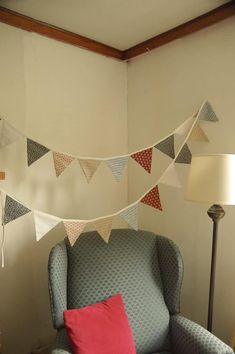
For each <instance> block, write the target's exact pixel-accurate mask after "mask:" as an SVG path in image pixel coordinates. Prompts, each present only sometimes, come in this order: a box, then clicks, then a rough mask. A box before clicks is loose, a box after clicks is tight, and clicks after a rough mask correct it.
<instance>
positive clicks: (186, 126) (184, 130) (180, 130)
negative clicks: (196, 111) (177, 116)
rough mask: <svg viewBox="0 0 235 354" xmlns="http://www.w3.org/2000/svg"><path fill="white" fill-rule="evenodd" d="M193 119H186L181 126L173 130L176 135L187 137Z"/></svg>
mask: <svg viewBox="0 0 235 354" xmlns="http://www.w3.org/2000/svg"><path fill="white" fill-rule="evenodd" d="M195 117H196V116H194V117H191V118H188V119H187V120H186V121H185V122H184V123H183V124H181V125H180V126H179V127H178V128H177V129H176V130H175V133H176V134H178V135H183V136H186V135H188V133H189V131H190V129H191V127H192V124H193V122H194V120H195Z"/></svg>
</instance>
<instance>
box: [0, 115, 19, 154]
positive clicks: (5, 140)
mask: <svg viewBox="0 0 235 354" xmlns="http://www.w3.org/2000/svg"><path fill="white" fill-rule="evenodd" d="M0 127H1V135H0V147H4V146H6V145H9V144H11V143H13V142H14V141H16V140H18V139H20V138H22V134H20V133H19V132H18V131H17V130H16V129H15V128H13V127H12V126H11V125H10V124H8V123H7V122H6V121H5V120H3V119H1V120H0Z"/></svg>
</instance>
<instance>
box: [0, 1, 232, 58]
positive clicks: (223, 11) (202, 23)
mask: <svg viewBox="0 0 235 354" xmlns="http://www.w3.org/2000/svg"><path fill="white" fill-rule="evenodd" d="M234 15H235V0H232V1H230V2H228V3H226V4H224V5H222V6H220V7H217V8H216V9H214V10H212V11H210V12H207V13H206V14H204V15H202V16H199V17H197V18H195V19H193V20H191V21H188V22H186V23H184V24H182V25H180V26H177V27H175V28H172V29H171V30H169V31H167V32H164V33H161V34H159V35H157V36H155V37H153V38H151V39H148V40H146V41H144V42H142V43H139V44H137V45H135V46H134V47H131V48H129V49H127V50H124V51H121V50H119V49H116V48H113V47H110V46H108V45H106V44H103V43H100V42H98V41H95V40H92V39H90V38H87V37H84V36H81V35H79V34H76V33H73V32H69V31H66V30H64V29H62V28H59V27H55V26H52V25H50V24H48V23H45V22H41V21H38V20H35V19H33V18H31V17H28V16H25V15H22V14H19V13H17V12H15V11H12V10H9V9H6V8H4V7H1V6H0V22H3V23H6V24H8V25H11V26H14V27H18V28H21V29H23V30H26V31H30V32H35V33H38V34H41V35H43V36H46V37H49V38H52V39H55V40H58V41H61V42H64V43H69V44H72V45H75V46H78V47H80V48H84V49H87V50H90V51H92V52H95V53H99V54H102V55H105V56H109V57H112V58H116V59H120V60H129V59H132V58H134V57H136V56H138V55H140V54H143V53H146V52H148V51H150V50H152V49H155V48H158V47H160V46H163V45H165V44H167V43H170V42H172V41H174V40H176V39H179V38H182V37H184V36H187V35H189V34H191V33H194V32H197V31H199V30H201V29H203V28H206V27H208V26H211V25H213V24H215V23H217V22H220V21H222V20H225V19H227V18H229V17H231V16H234Z"/></svg>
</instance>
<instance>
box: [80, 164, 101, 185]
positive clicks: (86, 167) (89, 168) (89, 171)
mask: <svg viewBox="0 0 235 354" xmlns="http://www.w3.org/2000/svg"><path fill="white" fill-rule="evenodd" d="M79 163H80V166H81V168H82V170H83V172H84V175H85V177H86V179H87V182H88V183H89V182H90V180H91V179H92V177H93V176H94V174H95V172H96V170H97V168H98V167H99V165H100V163H101V161H100V160H79Z"/></svg>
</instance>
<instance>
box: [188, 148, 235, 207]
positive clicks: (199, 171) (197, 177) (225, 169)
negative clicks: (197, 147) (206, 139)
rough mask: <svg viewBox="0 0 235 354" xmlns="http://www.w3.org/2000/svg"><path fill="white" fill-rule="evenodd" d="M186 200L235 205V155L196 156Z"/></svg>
mask: <svg viewBox="0 0 235 354" xmlns="http://www.w3.org/2000/svg"><path fill="white" fill-rule="evenodd" d="M186 199H188V200H192V201H196V202H205V203H207V202H208V203H209V202H210V203H213V204H222V205H226V204H227V205H229V204H230V205H231V204H233V205H235V155H231V154H218V155H194V156H193V157H192V162H191V166H190V171H189V177H188V185H187V190H186Z"/></svg>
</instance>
